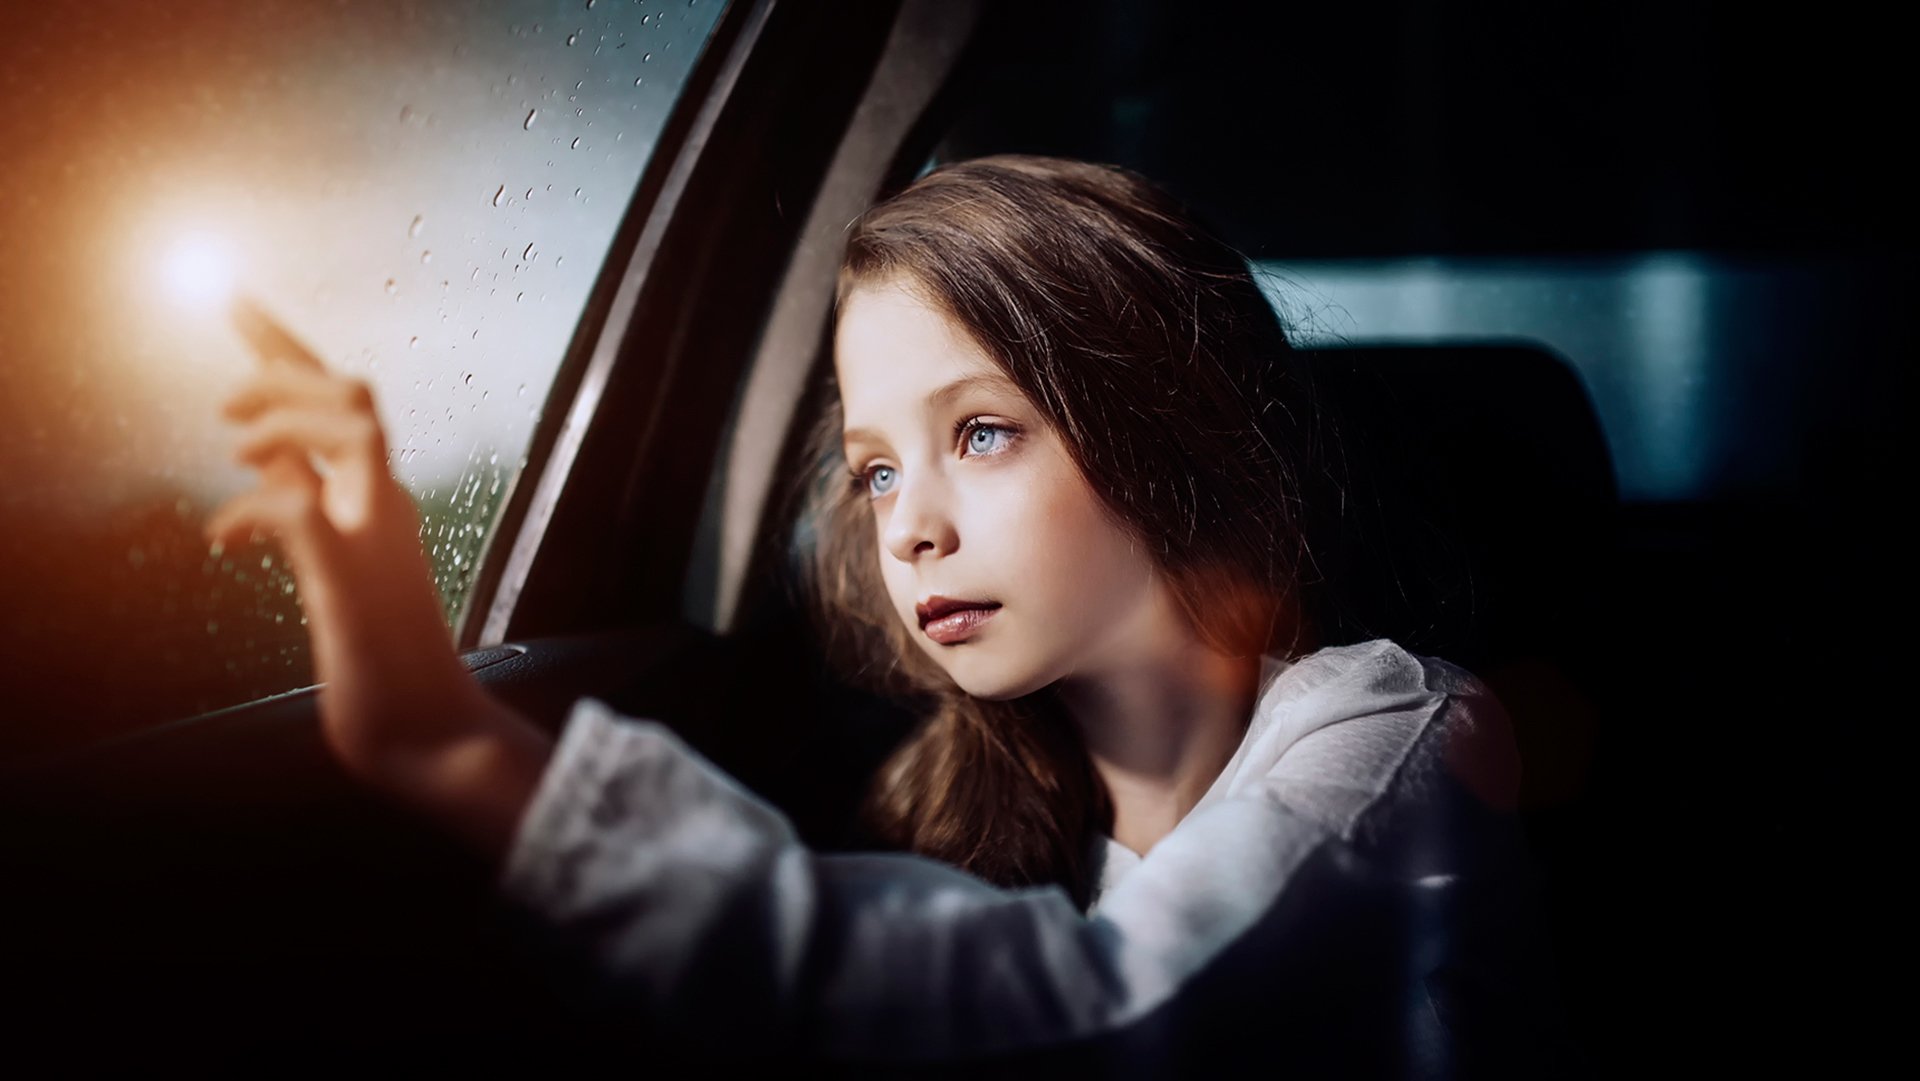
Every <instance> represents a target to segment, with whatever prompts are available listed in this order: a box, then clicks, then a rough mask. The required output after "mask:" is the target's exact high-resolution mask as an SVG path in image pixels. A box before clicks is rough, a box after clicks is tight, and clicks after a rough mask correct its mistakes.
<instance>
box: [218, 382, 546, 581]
mask: <svg viewBox="0 0 1920 1081" xmlns="http://www.w3.org/2000/svg"><path fill="white" fill-rule="evenodd" d="M513 394H514V397H516V398H524V397H526V396H527V385H526V384H525V383H522V384H520V389H519V390H516V391H514V392H513ZM213 554H214V555H219V554H220V553H219V552H217V551H216V552H214V553H213Z"/></svg>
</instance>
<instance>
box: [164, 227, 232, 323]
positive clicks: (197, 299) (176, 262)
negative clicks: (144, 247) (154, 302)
mask: <svg viewBox="0 0 1920 1081" xmlns="http://www.w3.org/2000/svg"><path fill="white" fill-rule="evenodd" d="M161 269H162V276H163V278H164V280H165V282H166V287H167V292H168V293H169V294H171V295H172V296H173V298H174V299H175V300H176V301H178V302H179V303H181V304H183V305H185V306H187V307H191V308H194V309H197V310H200V311H212V310H213V309H215V308H218V307H219V306H220V305H222V304H225V303H226V302H227V301H228V300H230V299H231V298H232V296H233V252H232V251H231V250H230V249H229V248H228V247H227V245H226V244H225V243H223V242H222V241H221V239H220V238H219V237H217V236H213V235H211V234H208V233H192V234H189V235H187V236H183V237H181V238H180V239H178V240H176V241H175V242H174V243H173V245H172V246H171V247H169V248H168V249H167V253H166V257H165V259H164V261H163V262H162V264H161Z"/></svg>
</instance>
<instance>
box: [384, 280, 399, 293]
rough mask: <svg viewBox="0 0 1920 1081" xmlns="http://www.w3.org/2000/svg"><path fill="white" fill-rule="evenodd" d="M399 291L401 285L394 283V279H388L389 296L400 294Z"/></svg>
mask: <svg viewBox="0 0 1920 1081" xmlns="http://www.w3.org/2000/svg"><path fill="white" fill-rule="evenodd" d="M399 291H400V283H399V282H396V281H394V280H393V279H392V278H388V279H387V295H388V296H392V295H394V294H395V293H398V292H399Z"/></svg>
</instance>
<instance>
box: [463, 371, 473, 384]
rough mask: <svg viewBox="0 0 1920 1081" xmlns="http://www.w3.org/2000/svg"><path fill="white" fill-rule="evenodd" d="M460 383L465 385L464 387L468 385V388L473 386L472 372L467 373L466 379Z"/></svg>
mask: <svg viewBox="0 0 1920 1081" xmlns="http://www.w3.org/2000/svg"><path fill="white" fill-rule="evenodd" d="M462 382H464V383H466V385H468V386H472V385H473V373H472V372H468V373H467V377H466V378H465V379H464V380H462Z"/></svg>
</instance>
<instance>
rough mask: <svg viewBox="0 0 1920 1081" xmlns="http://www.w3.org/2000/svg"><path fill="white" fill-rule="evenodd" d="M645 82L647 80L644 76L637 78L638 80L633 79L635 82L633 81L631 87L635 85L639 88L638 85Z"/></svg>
mask: <svg viewBox="0 0 1920 1081" xmlns="http://www.w3.org/2000/svg"><path fill="white" fill-rule="evenodd" d="M646 81H647V80H646V77H645V76H642V77H640V78H638V79H635V80H634V81H633V85H635V86H639V85H640V84H641V83H644V82H646Z"/></svg>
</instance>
